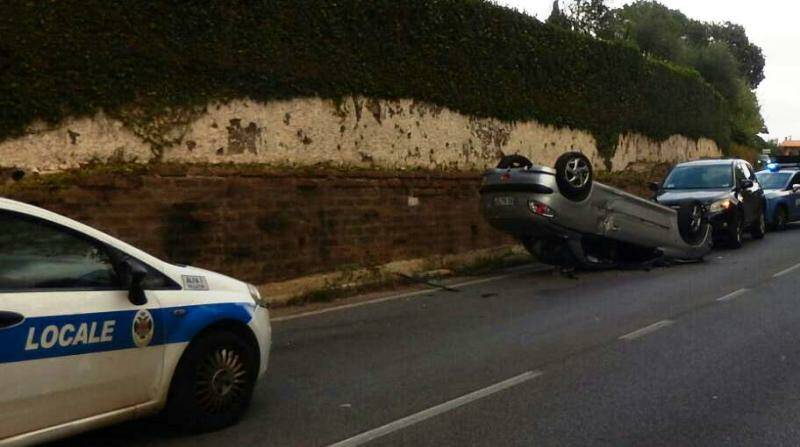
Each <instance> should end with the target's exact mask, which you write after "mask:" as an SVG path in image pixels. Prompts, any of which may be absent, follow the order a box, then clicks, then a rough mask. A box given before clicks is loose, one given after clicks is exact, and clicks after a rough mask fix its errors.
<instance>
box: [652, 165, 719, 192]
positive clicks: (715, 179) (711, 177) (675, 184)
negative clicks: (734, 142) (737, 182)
mask: <svg viewBox="0 0 800 447" xmlns="http://www.w3.org/2000/svg"><path fill="white" fill-rule="evenodd" d="M730 187H731V165H729V164H714V165H687V166H677V167H675V169H673V170H672V172H670V173H669V176H667V179H666V180H665V181H664V189H713V188H730Z"/></svg>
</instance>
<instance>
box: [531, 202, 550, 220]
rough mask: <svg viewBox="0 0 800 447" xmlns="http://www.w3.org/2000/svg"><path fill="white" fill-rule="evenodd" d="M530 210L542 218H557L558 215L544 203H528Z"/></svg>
mask: <svg viewBox="0 0 800 447" xmlns="http://www.w3.org/2000/svg"><path fill="white" fill-rule="evenodd" d="M528 208H530V209H531V212H532V213H533V214H536V215H537V216H542V217H555V215H556V213H555V211H553V209H552V208H550V207H549V206H547V205H545V204H544V203H540V202H537V201H535V200H530V201H528Z"/></svg>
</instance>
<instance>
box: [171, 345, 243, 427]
mask: <svg viewBox="0 0 800 447" xmlns="http://www.w3.org/2000/svg"><path fill="white" fill-rule="evenodd" d="M257 376H258V353H257V351H256V349H254V347H253V346H251V345H250V344H249V343H248V342H247V341H245V340H243V339H242V337H240V336H237V335H236V334H233V333H230V332H226V331H218V332H212V333H209V334H207V335H204V336H202V337H201V338H199V339H197V340H195V341H194V342H192V343H191V344H190V345H189V347H188V348H187V350H186V353H185V354H184V356H183V358H182V359H181V361H180V363H179V364H178V369H177V370H176V372H175V376H174V378H173V381H172V387H171V389H170V396H169V400H168V402H167V409H166V417H167V421H168V423H169V424H170V425H173V426H175V427H177V428H180V429H183V430H187V431H192V432H206V431H214V430H219V429H222V428H225V427H227V426H230V425H232V424H234V423H236V422H237V421H238V420H239V418H240V417H241V416H242V414H244V412H245V410H247V407H248V406H249V404H250V399H251V397H252V394H253V388H254V387H255V383H256V379H257Z"/></svg>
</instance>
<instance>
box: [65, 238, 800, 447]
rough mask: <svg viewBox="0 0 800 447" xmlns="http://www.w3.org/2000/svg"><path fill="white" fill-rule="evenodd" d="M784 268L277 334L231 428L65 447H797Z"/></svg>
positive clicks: (714, 269) (592, 276)
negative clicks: (263, 373)
mask: <svg viewBox="0 0 800 447" xmlns="http://www.w3.org/2000/svg"><path fill="white" fill-rule="evenodd" d="M799 264H800V228H794V229H791V230H789V231H787V232H784V233H777V234H769V235H768V236H767V238H766V239H764V240H763V241H747V243H746V244H745V246H744V247H743V248H742V249H741V250H737V251H730V250H717V251H715V252H714V253H713V254H711V255H709V256H708V258H707V261H706V262H705V263H703V264H694V265H681V266H674V267H669V268H658V269H655V270H652V271H612V272H601V273H583V274H579V275H578V277H577V279H570V278H565V277H561V276H558V275H555V274H553V273H530V272H525V271H522V272H517V273H515V274H512V276H510V277H505V278H502V279H496V280H493V281H491V280H490V281H487V282H483V283H480V284H473V285H470V286H465V287H463V288H460V289H459V292H447V291H436V292H431V293H429V294H424V295H419V296H415V297H410V298H403V299H397V300H392V301H387V302H382V303H378V304H371V305H366V306H361V307H356V308H350V309H344V310H340V311H335V312H328V313H324V314H319V315H312V316H307V317H303V318H297V319H293V320H289V321H282V322H276V323H275V324H274V326H273V328H274V331H275V340H274V348H273V357H272V363H271V366H270V370H269V374H268V378H267V379H266V381H265V382H263V383H262V384H261V385H260V386H259V388H258V389H257V391H256V396H255V400H254V403H253V407H252V409H251V411H250V412H249V413H248V415H247V417H246V418H245V420H243V421H242V422H241V423H240V424H239V425H238V426H236V427H233V428H231V429H229V430H226V431H222V432H218V433H212V434H207V435H202V436H194V437H187V436H180V435H176V434H172V433H170V432H168V431H166V430H165V429H164V428H163V427H161V426H160V425H159V424H158V423H156V422H151V421H143V422H142V421H139V422H132V423H127V424H123V425H120V426H116V427H112V428H109V429H105V430H101V431H97V432H93V433H90V434H88V435H84V436H81V437H78V438H73V439H70V440H68V441H66V442H64V443H62V444H63V445H84V446H127V445H131V446H133V445H136V446H192V447H203V446H219V445H227V446H239V445H263V446H328V445H331V444H334V443H336V442H340V441H345V442H344V443H343V444H341V445H343V446H353V445H361V444H360V443H361V442H362V441H365V440H368V439H371V441H370V443H369V444H368V445H375V446H382V445H386V446H394V445H409V446H467V445H475V446H505V445H519V446H532V445H536V446H548V445H613V446H618V445H642V446H659V445H664V446H675V445H698V446H712V445H787V446H795V445H800V287H798V285H800V266H798V265H799ZM795 266H798V267H797V268H796V269H791V268H792V267H795ZM787 269H789V270H787ZM776 274H777V276H776ZM361 434H363V435H362V436H361V437H358V436H359V435H361Z"/></svg>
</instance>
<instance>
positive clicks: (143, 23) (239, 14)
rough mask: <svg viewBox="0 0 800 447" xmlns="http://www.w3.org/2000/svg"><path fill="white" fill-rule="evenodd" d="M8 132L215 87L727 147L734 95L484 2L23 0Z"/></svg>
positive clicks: (4, 104)
mask: <svg viewBox="0 0 800 447" xmlns="http://www.w3.org/2000/svg"><path fill="white" fill-rule="evenodd" d="M1 3H2V4H0V137H8V136H12V135H15V134H19V133H20V132H22V131H23V130H24V128H25V127H26V126H28V125H30V124H31V123H32V122H33V121H35V120H37V119H42V120H45V121H48V122H58V121H59V120H61V119H63V118H65V117H67V116H80V115H86V114H93V113H95V112H97V111H98V110H101V109H102V110H105V111H106V112H107V113H110V114H112V115H113V114H115V113H118V112H119V111H121V110H123V109H124V108H126V107H128V106H130V105H135V106H137V109H139V110H142V111H144V113H145V114H146V116H150V117H154V116H157V115H159V114H163V113H166V112H168V111H171V110H176V109H181V108H185V107H196V106H202V105H204V104H206V103H208V102H209V101H213V100H226V99H231V98H240V97H249V98H252V99H256V100H271V99H286V98H294V97H302V96H321V97H324V98H332V99H338V98H342V97H343V96H347V95H352V94H362V95H367V96H372V97H379V98H386V99H391V98H415V99H419V100H425V101H430V102H432V103H435V104H439V105H442V106H447V107H450V108H452V109H455V110H458V111H461V112H464V113H467V114H473V115H477V116H490V117H496V118H499V119H502V120H507V121H516V120H527V119H531V118H535V119H537V120H539V121H541V122H544V123H548V124H554V125H557V126H570V127H575V128H582V129H586V130H589V131H591V132H592V133H593V134H594V135H595V136H597V137H598V141H599V142H600V145H601V148H602V149H603V150H604V151H605V153H606V154H607V155H610V154H611V153H612V151H613V149H614V145H615V144H616V137H617V135H618V134H619V133H621V132H625V131H629V130H633V131H638V132H641V133H643V134H646V135H648V136H651V137H653V138H657V139H663V138H666V137H668V136H669V135H672V134H676V133H680V134H684V135H686V136H690V137H708V138H712V139H714V140H716V141H717V142H718V143H720V144H721V145H723V146H726V145H727V143H728V140H729V137H730V124H729V116H728V112H727V106H726V103H725V101H724V100H723V99H722V98H721V96H720V95H719V94H718V93H717V92H716V91H714V90H713V89H712V88H711V87H710V86H709V85H708V84H707V83H705V82H704V81H703V80H702V79H701V78H700V76H699V75H698V74H697V73H696V72H694V71H692V70H690V69H685V68H680V67H675V66H670V65H668V64H665V63H662V62H656V61H652V60H648V59H646V58H644V57H642V56H641V54H640V53H639V52H638V51H637V50H635V49H633V48H629V47H626V46H623V45H620V44H613V43H607V42H601V41H598V40H595V39H592V38H589V37H585V36H581V35H578V34H575V33H571V32H568V31H564V30H561V29H557V28H554V27H551V26H549V25H546V24H543V23H541V22H538V21H537V20H536V19H534V18H532V17H529V16H526V15H524V14H521V13H518V12H516V11H513V10H510V9H507V8H504V7H500V6H497V5H494V4H492V3H489V2H487V1H484V0H227V1H225V2H209V1H206V0H154V1H126V0H36V1H22V0H10V1H4V2H1Z"/></svg>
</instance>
